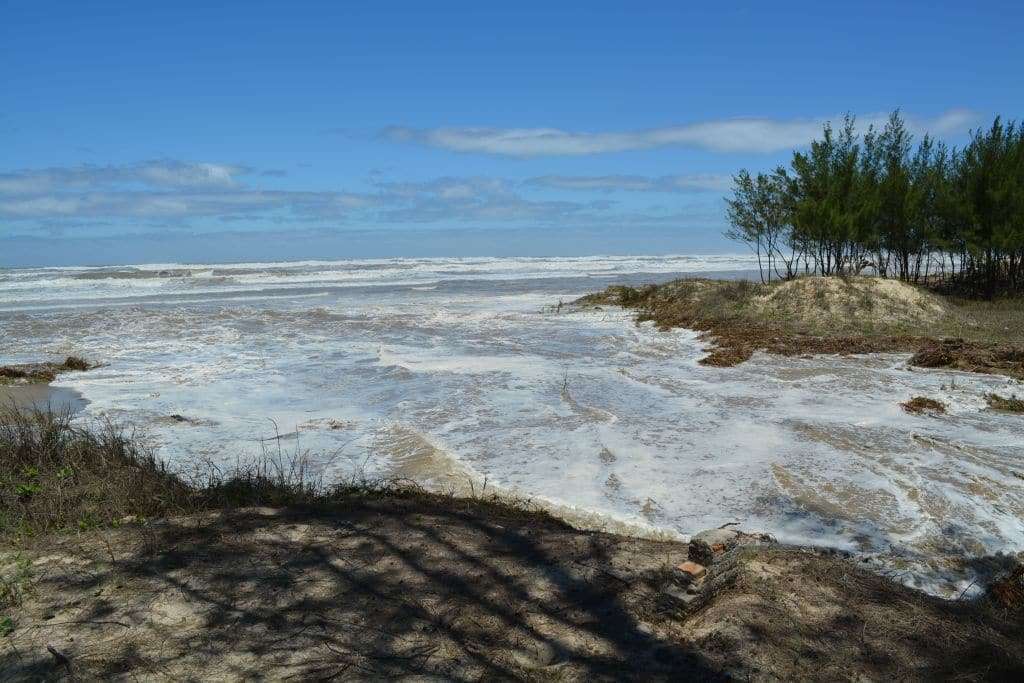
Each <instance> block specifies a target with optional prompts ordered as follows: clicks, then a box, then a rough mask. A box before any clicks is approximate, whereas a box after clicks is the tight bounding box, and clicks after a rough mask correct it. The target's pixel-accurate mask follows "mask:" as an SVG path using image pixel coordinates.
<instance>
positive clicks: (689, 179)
mask: <svg viewBox="0 0 1024 683" xmlns="http://www.w3.org/2000/svg"><path fill="white" fill-rule="evenodd" d="M731 183H732V178H731V177H730V176H727V175H715V174H693V175H672V176H657V177H649V176H637V175H604V176H562V175H546V176H538V177H536V178H530V179H528V180H526V181H525V182H524V185H526V186H528V187H537V188H545V189H552V190H579V191H589V192H606V193H611V192H668V193H689V192H724V191H726V190H728V189H729V186H730V185H731Z"/></svg>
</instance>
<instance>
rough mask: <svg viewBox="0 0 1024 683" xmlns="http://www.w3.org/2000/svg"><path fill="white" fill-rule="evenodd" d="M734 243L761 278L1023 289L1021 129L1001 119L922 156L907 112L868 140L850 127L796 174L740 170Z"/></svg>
mask: <svg viewBox="0 0 1024 683" xmlns="http://www.w3.org/2000/svg"><path fill="white" fill-rule="evenodd" d="M726 204H727V214H728V218H729V223H730V228H729V230H728V231H727V232H726V235H727V236H728V237H730V238H731V239H735V240H739V241H742V242H745V243H747V244H748V245H750V246H751V248H752V249H754V251H755V252H756V253H757V255H758V259H759V263H760V264H761V273H762V279H771V278H772V277H780V278H790V277H793V276H795V275H797V274H799V273H800V272H801V271H802V272H816V273H820V274H823V275H831V274H844V273H859V272H861V271H863V270H865V269H871V270H873V271H874V272H876V273H877V274H878V275H882V276H892V277H899V278H900V279H902V280H906V281H911V282H922V281H924V282H930V283H933V284H941V285H945V286H947V287H950V288H955V289H956V290H958V291H963V292H965V293H969V294H985V295H987V296H988V297H991V296H993V295H994V294H995V293H997V292H999V291H1007V292H1014V291H1022V290H1024V126H1018V125H1017V124H1016V123H1012V122H1011V123H1009V124H1003V123H1002V121H1001V120H1000V119H999V118H997V119H996V120H995V121H994V122H993V123H992V126H991V127H990V128H988V129H987V130H977V131H974V132H972V134H971V140H970V142H969V143H968V144H967V145H966V146H965V147H964V148H963V149H960V150H957V149H952V150H950V149H949V148H947V147H946V146H945V145H944V144H942V143H941V142H936V141H935V140H934V139H932V138H931V137H930V136H928V135H925V136H924V137H923V138H922V139H921V141H920V142H919V143H918V144H917V146H916V147H915V146H914V143H913V137H912V136H911V134H910V133H909V132H908V130H907V128H906V125H905V124H904V121H903V119H902V117H901V116H900V114H899V112H898V111H897V112H893V113H892V115H891V116H890V117H889V120H888V122H887V123H886V125H885V126H884V128H883V129H882V130H881V131H877V130H875V129H874V128H873V127H869V128H868V130H867V131H865V132H864V134H863V135H860V134H858V133H857V131H856V127H855V122H854V119H853V118H852V117H850V116H847V117H846V118H845V119H844V121H843V125H842V127H841V128H839V129H838V130H833V128H832V127H831V126H830V125H828V124H826V125H825V127H824V130H823V131H822V138H821V139H820V140H815V141H814V142H812V143H811V145H810V147H809V149H808V150H806V151H798V152H794V153H793V156H792V159H791V161H790V164H789V168H778V169H776V170H775V171H774V172H772V173H771V174H764V173H759V174H758V175H757V176H752V175H751V174H750V173H749V172H748V171H746V170H742V171H740V172H739V173H738V174H737V175H736V176H735V178H734V187H733V196H732V197H731V198H730V199H728V200H727V202H726Z"/></svg>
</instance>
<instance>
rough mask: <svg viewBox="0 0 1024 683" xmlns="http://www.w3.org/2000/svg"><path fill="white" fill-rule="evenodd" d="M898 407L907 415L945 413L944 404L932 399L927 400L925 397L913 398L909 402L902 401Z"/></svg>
mask: <svg viewBox="0 0 1024 683" xmlns="http://www.w3.org/2000/svg"><path fill="white" fill-rule="evenodd" d="M900 407H902V408H903V410H905V411H907V412H908V413H917V414H921V413H944V412H946V404H945V403H943V402H942V401H937V400H935V399H934V398H928V397H927V396H915V397H914V398H912V399H910V400H909V401H904V402H903V403H901V404H900Z"/></svg>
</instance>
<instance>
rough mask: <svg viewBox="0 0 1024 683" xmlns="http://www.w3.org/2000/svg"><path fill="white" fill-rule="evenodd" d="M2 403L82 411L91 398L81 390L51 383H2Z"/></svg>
mask: <svg viewBox="0 0 1024 683" xmlns="http://www.w3.org/2000/svg"><path fill="white" fill-rule="evenodd" d="M0 405H2V406H6V407H11V406H13V407H15V408H20V409H25V408H38V409H41V410H45V409H46V408H47V407H50V408H51V409H52V410H53V411H54V412H63V411H65V410H66V411H68V412H70V413H71V414H76V413H80V412H82V411H83V410H84V409H85V407H86V406H87V405H89V400H88V399H87V398H85V396H83V395H82V394H81V393H80V392H78V391H75V390H74V389H68V388H66V387H55V386H53V385H51V384H48V383H47V384H42V383H32V382H29V383H25V384H0Z"/></svg>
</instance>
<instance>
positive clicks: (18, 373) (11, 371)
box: [0, 356, 95, 384]
mask: <svg viewBox="0 0 1024 683" xmlns="http://www.w3.org/2000/svg"><path fill="white" fill-rule="evenodd" d="M93 367H95V366H94V365H93V364H92V363H90V362H89V361H87V360H85V359H84V358H79V357H78V356H68V357H67V358H66V359H65V360H64V362H63V363H28V364H25V365H0V384H26V383H38V384H46V383H48V382H52V381H53V380H54V379H56V378H57V375H59V374H61V373H62V372H72V371H75V372H83V371H85V370H89V369H92V368H93Z"/></svg>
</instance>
